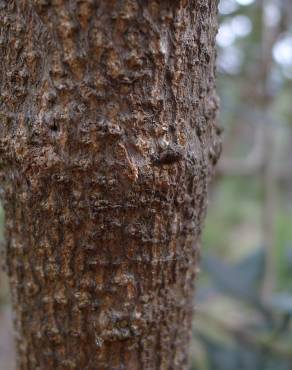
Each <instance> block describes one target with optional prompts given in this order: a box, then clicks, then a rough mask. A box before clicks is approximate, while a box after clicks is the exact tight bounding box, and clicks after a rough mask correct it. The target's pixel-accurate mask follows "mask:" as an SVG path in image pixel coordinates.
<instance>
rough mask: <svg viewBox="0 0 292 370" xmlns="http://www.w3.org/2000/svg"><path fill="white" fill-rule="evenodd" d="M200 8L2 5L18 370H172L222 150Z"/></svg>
mask: <svg viewBox="0 0 292 370" xmlns="http://www.w3.org/2000/svg"><path fill="white" fill-rule="evenodd" d="M216 6H217V1H214V0H198V1H191V0H168V1H166V0H162V1H161V0H149V1H146V0H102V1H94V0H83V1H81V0H71V1H65V0H45V1H44V0H34V1H32V0H31V1H29V0H18V1H16V0H14V1H13V0H10V1H2V2H1V3H0V7H1V10H0V12H1V13H0V14H1V18H0V22H1V37H0V39H1V49H0V58H1V61H2V68H1V72H0V73H1V81H0V83H1V85H0V86H1V102H0V104H1V132H0V152H1V176H2V186H3V189H4V192H3V199H4V206H5V211H6V239H7V264H8V271H9V276H10V283H11V290H12V299H13V305H14V310H15V314H16V315H15V316H16V320H15V322H16V323H15V326H16V331H17V348H18V368H19V369H23V370H27V369H30V370H32V369H41V370H46V369H78V370H79V369H88V370H92V369H96V370H103V369H127V370H131V369H133V370H136V369H143V370H146V369H179V370H181V369H185V368H186V367H187V347H188V341H189V336H190V326H191V317H192V306H193V303H192V300H193V285H194V277H195V274H196V263H197V258H198V243H199V237H200V233H201V225H202V220H203V217H204V214H205V208H206V199H207V185H208V181H209V177H210V173H211V172H212V167H213V164H214V163H215V162H216V161H217V158H218V155H219V151H220V143H219V140H218V135H217V134H218V130H216V126H215V120H216V119H215V118H216V111H217V100H216V95H215V92H214V60H215V50H214V38H215V34H216V30H217V21H216Z"/></svg>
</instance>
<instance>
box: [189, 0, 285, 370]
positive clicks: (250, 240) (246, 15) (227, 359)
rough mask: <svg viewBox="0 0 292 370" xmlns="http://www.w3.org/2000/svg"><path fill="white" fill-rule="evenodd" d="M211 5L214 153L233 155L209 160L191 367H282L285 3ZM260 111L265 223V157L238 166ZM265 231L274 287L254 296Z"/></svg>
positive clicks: (224, 0) (260, 280)
mask: <svg viewBox="0 0 292 370" xmlns="http://www.w3.org/2000/svg"><path fill="white" fill-rule="evenodd" d="M219 10H220V25H221V27H220V31H219V34H218V38H217V44H218V90H219V95H220V98H221V115H220V122H221V125H222V126H223V127H224V131H225V133H224V150H223V159H222V162H224V160H225V159H226V158H227V159H230V158H231V159H234V158H235V159H236V160H238V162H236V163H238V166H237V168H236V174H234V171H232V170H231V171H230V173H229V168H228V166H225V167H224V166H222V167H221V168H220V164H219V169H218V175H217V177H216V178H215V181H214V183H213V185H212V188H211V199H210V205H209V210H208V214H207V220H206V226H205V230H204V233H203V243H202V244H203V251H202V263H201V276H200V281H199V282H198V283H197V286H198V289H197V295H196V300H195V302H196V305H197V312H196V315H195V320H194V330H193V342H192V350H191V369H192V370H291V369H292V345H291V343H292V325H291V315H292V273H291V271H292V165H291V164H290V162H291V154H292V153H291V152H292V104H291V102H292V100H291V99H292V93H291V92H292V90H291V88H292V2H291V1H290V0H287V1H286V0H262V1H260V0H258V1H256V0H221V1H220V6H219ZM263 24H265V26H266V29H265V27H264V26H263ZM269 27H271V28H273V27H274V28H275V29H276V36H275V37H274V39H273V40H272V44H270V46H269V47H270V48H271V50H270V53H271V55H272V61H271V63H270V64H269V66H268V73H267V75H266V76H263V74H262V70H263V69H264V68H267V67H266V66H264V64H265V60H264V59H262V54H261V53H262V50H263V47H265V48H267V44H265V42H266V38H267V37H268V36H267V35H266V34H265V32H266V31H267V29H269ZM266 51H267V50H265V52H266ZM263 86H264V89H265V96H264V97H263V96H262V95H263V91H262V88H263ZM265 99H266V103H265V101H264V100H265ZM268 119H271V121H272V136H273V142H274V145H273V148H271V150H272V151H273V152H272V155H271V158H270V161H272V168H273V171H274V172H273V176H274V180H273V179H272V181H274V183H275V184H276V186H275V189H274V195H273V196H274V197H275V199H276V200H275V199H274V203H273V204H274V205H276V207H275V208H274V209H273V217H272V218H271V221H272V225H273V228H272V229H273V230H270V231H269V229H267V227H265V226H264V224H265V222H266V221H267V220H269V215H267V214H266V213H265V212H266V210H267V207H266V202H269V198H268V197H267V195H266V193H267V189H266V187H267V186H268V185H267V184H266V183H265V180H266V179H265V177H264V171H263V166H264V165H265V160H266V159H265V158H262V160H263V164H260V165H259V166H258V167H257V166H252V167H251V170H249V169H248V170H245V168H244V166H245V165H246V162H247V161H248V158H249V157H250V158H249V159H250V160H251V162H254V163H255V162H256V161H257V160H258V157H260V155H259V152H260V146H261V145H262V142H261V136H260V134H261V131H262V132H264V130H266V126H267V122H266V121H267V120H268ZM259 133H260V134H259ZM260 154H261V153H260ZM241 163H242V165H241ZM221 164H222V163H221ZM248 168H249V167H248ZM267 230H268V233H267V232H266V231H267ZM265 234H269V235H265ZM271 238H272V240H273V245H272V246H273V261H272V262H273V264H274V270H275V277H274V279H275V286H274V288H273V289H272V290H271V291H270V292H269V294H268V295H263V289H264V288H263V286H264V280H265V279H267V274H268V273H269V272H268V271H267V260H268V259H269V258H271V255H270V256H268V251H267V248H266V247H267V246H266V244H267V243H269V240H271Z"/></svg>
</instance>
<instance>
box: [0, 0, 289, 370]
mask: <svg viewBox="0 0 292 370" xmlns="http://www.w3.org/2000/svg"><path fill="white" fill-rule="evenodd" d="M219 16H220V30H219V33H218V36H217V45H218V93H219V95H220V98H221V114H220V124H221V126H222V127H223V128H224V134H223V138H224V139H223V140H224V149H223V154H222V158H221V161H220V162H219V165H218V169H217V174H216V176H215V179H214V181H213V183H212V186H211V189H210V200H209V210H208V214H207V220H206V223H205V229H204V233H203V250H202V261H201V274H200V278H199V281H198V282H197V294H196V299H195V303H196V314H195V320H194V327H193V340H192V346H191V369H192V370H292V324H291V316H292V1H291V0H221V1H220V4H219ZM0 225H1V227H0V233H1V235H3V226H2V225H3V212H2V211H0ZM1 237H2V238H3V236H1ZM11 332H12V331H11V313H10V308H9V298H8V289H7V280H6V277H5V274H4V273H3V272H0V370H14V354H13V342H12V334H11Z"/></svg>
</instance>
